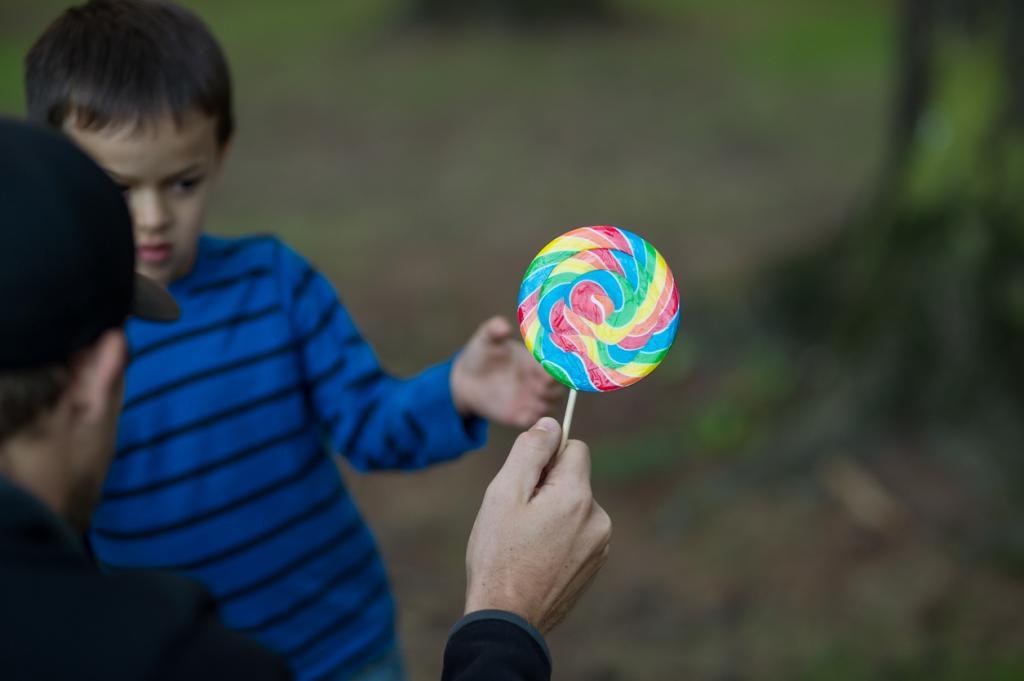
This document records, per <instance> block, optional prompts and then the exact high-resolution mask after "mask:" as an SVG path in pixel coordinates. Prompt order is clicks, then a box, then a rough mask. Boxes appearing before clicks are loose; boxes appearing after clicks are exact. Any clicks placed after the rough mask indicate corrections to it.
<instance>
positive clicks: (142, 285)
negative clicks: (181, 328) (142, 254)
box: [132, 274, 181, 322]
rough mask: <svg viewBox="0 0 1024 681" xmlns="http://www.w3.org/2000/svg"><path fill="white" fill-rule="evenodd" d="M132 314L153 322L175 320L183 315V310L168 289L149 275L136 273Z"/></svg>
mask: <svg viewBox="0 0 1024 681" xmlns="http://www.w3.org/2000/svg"><path fill="white" fill-rule="evenodd" d="M132 315H133V316H135V317H138V318H139V319H146V320H149V321H151V322H173V321H174V320H175V319H177V318H178V317H179V316H180V315H181V310H179V309H178V303H176V302H175V300H174V297H173V296H172V295H171V294H170V293H168V292H167V289H165V288H164V287H163V286H161V285H160V284H158V283H156V282H155V281H153V280H152V279H150V278H148V277H145V276H143V275H141V274H136V275H135V300H134V301H132Z"/></svg>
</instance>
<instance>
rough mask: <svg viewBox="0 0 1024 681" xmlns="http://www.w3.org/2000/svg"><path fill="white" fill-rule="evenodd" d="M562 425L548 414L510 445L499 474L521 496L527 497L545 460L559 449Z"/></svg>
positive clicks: (540, 472) (538, 478)
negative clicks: (510, 448) (510, 447)
mask: <svg viewBox="0 0 1024 681" xmlns="http://www.w3.org/2000/svg"><path fill="white" fill-rule="evenodd" d="M561 437H562V428H561V426H559V425H558V421H556V420H554V419H553V418H551V417H549V416H545V417H544V418H542V419H540V420H539V421H537V423H536V424H534V426H533V428H531V429H530V430H528V431H526V432H525V433H522V434H521V435H520V436H519V437H518V438H516V442H515V444H514V445H512V450H511V451H510V452H509V453H508V458H507V459H506V460H505V465H504V466H502V467H501V471H499V473H498V476H500V477H501V478H502V479H504V480H506V481H508V482H509V484H511V485H513V486H514V488H515V489H516V491H517V492H518V493H519V495H520V496H521V498H522V499H524V500H525V499H529V498H530V497H531V496H532V495H533V490H534V489H535V488H536V487H537V482H538V481H539V480H540V478H541V475H542V474H543V472H544V469H545V467H547V465H548V462H550V461H551V459H552V457H554V456H555V454H557V453H558V444H559V442H560V441H561Z"/></svg>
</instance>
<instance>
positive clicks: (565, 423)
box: [558, 390, 576, 451]
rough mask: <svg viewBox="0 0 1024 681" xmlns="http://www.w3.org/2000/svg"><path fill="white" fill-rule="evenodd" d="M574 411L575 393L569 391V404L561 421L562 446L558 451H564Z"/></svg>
mask: <svg viewBox="0 0 1024 681" xmlns="http://www.w3.org/2000/svg"><path fill="white" fill-rule="evenodd" d="M575 410H576V391H575V390H570V391H569V404H567V405H566V407H565V418H564V419H562V444H561V445H560V446H559V447H558V451H562V450H563V449H565V443H566V442H568V441H569V428H571V427H572V413H573V412H574V411H575Z"/></svg>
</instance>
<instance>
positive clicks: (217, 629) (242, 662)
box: [159, 616, 292, 681]
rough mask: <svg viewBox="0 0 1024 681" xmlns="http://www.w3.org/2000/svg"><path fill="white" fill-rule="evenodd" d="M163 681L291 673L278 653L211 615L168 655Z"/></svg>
mask: <svg viewBox="0 0 1024 681" xmlns="http://www.w3.org/2000/svg"><path fill="white" fill-rule="evenodd" d="M159 678H160V680H161V681H171V680H172V679H174V680H175V681H177V680H179V679H180V680H181V681H185V680H186V679H187V680H188V681H205V680H206V679H210V681H214V680H217V681H229V680H231V679H239V680H240V681H241V680H243V679H244V680H245V681H286V680H288V679H291V678H292V675H291V672H290V671H289V670H288V667H287V665H285V663H284V660H282V659H281V658H280V657H278V656H277V655H274V654H273V653H271V652H270V651H269V650H267V649H266V648H264V647H263V646H261V645H259V644H258V643H256V642H255V641H252V640H250V639H249V638H247V637H245V636H243V635H241V634H239V633H237V632H235V631H232V630H230V629H228V628H227V627H225V626H224V625H223V624H221V623H220V622H219V620H217V619H216V617H213V616H210V617H205V618H203V619H202V620H201V621H200V622H199V623H197V624H196V627H195V629H194V630H193V631H192V632H190V634H189V636H188V637H187V638H186V639H184V640H183V641H181V642H180V644H179V645H177V646H176V647H175V648H174V650H173V651H172V653H171V654H169V655H168V659H167V661H166V664H165V665H163V669H162V673H161V674H160V677H159Z"/></svg>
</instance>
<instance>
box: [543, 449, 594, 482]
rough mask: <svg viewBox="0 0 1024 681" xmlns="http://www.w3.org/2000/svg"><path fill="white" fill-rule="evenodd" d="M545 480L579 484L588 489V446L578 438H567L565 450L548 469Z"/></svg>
mask: <svg viewBox="0 0 1024 681" xmlns="http://www.w3.org/2000/svg"><path fill="white" fill-rule="evenodd" d="M547 482H549V483H562V482H564V483H565V484H569V485H579V484H580V483H583V484H585V485H586V488H587V490H588V491H589V489H590V448H589V447H587V445H586V443H585V442H581V441H580V440H569V442H568V443H566V445H565V450H564V451H563V452H562V453H561V455H560V456H559V457H558V460H557V461H555V465H554V466H552V467H551V470H549V471H548V475H547Z"/></svg>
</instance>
